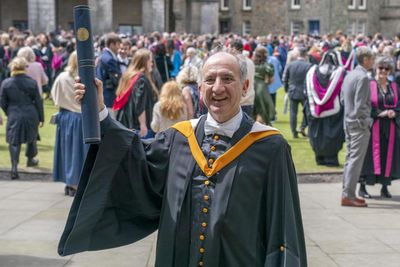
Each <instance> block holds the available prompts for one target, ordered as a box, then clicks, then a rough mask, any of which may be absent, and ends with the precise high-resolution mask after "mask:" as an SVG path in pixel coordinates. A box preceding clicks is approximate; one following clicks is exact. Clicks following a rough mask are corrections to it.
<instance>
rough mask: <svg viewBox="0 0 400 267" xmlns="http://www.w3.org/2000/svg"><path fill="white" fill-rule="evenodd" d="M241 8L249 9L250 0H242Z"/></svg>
mask: <svg viewBox="0 0 400 267" xmlns="http://www.w3.org/2000/svg"><path fill="white" fill-rule="evenodd" d="M243 10H251V0H243Z"/></svg>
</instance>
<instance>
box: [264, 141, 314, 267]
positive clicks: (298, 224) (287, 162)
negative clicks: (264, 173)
mask: <svg viewBox="0 0 400 267" xmlns="http://www.w3.org/2000/svg"><path fill="white" fill-rule="evenodd" d="M275 150H276V151H275V152H274V153H273V155H274V161H273V163H271V164H270V165H269V167H268V177H269V180H268V183H267V198H266V200H267V213H266V214H267V215H266V216H267V219H266V227H267V229H266V233H267V234H266V239H267V240H266V241H265V244H266V246H267V248H266V249H267V255H266V259H265V264H264V266H265V267H267V266H268V267H270V266H287V267H294V266H296V267H297V266H298V267H305V266H307V257H306V247H305V240H304V231H303V224H302V218H301V212H300V200H299V193H298V187H297V178H296V172H295V168H294V165H293V160H292V156H291V153H290V147H289V145H288V144H287V143H286V142H284V144H282V145H280V146H279V147H277V149H275Z"/></svg>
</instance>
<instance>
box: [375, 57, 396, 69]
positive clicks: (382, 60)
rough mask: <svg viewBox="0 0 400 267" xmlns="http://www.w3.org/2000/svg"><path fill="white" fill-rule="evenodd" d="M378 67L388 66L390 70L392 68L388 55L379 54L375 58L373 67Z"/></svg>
mask: <svg viewBox="0 0 400 267" xmlns="http://www.w3.org/2000/svg"><path fill="white" fill-rule="evenodd" d="M378 67H388V68H390V71H392V70H393V69H394V62H393V60H392V59H391V58H390V57H388V56H381V57H378V58H377V59H376V60H375V66H374V68H375V69H377V68H378Z"/></svg>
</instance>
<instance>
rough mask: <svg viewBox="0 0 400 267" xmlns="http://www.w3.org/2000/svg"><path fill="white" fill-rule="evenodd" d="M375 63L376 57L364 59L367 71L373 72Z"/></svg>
mask: <svg viewBox="0 0 400 267" xmlns="http://www.w3.org/2000/svg"><path fill="white" fill-rule="evenodd" d="M374 62H375V57H366V58H364V65H363V67H364V68H365V69H366V70H371V69H372V67H373V66H374Z"/></svg>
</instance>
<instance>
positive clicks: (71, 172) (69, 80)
mask: <svg viewBox="0 0 400 267" xmlns="http://www.w3.org/2000/svg"><path fill="white" fill-rule="evenodd" d="M76 76H78V63H77V55H76V52H73V53H72V54H71V55H70V56H69V59H68V65H67V67H66V68H65V71H64V72H62V73H60V75H58V76H57V78H56V80H55V81H54V83H53V87H52V89H51V96H52V99H53V101H54V104H55V105H56V106H58V107H59V112H58V113H57V114H56V115H55V117H54V119H53V120H52V121H53V123H55V124H56V125H57V129H56V143H55V146H54V160H53V179H54V181H56V182H64V183H65V188H64V193H65V195H69V196H74V195H75V192H76V189H77V187H78V184H79V175H80V172H81V170H82V167H83V162H84V160H85V156H86V152H87V146H85V145H84V144H83V134H82V117H81V106H80V105H79V104H78V103H77V102H76V101H75V99H74V83H75V81H74V78H75V77H76Z"/></svg>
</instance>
